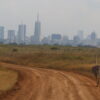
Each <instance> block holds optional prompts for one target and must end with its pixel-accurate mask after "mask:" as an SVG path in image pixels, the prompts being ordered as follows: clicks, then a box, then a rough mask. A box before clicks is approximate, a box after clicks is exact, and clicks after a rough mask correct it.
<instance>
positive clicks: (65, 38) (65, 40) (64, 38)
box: [61, 36, 69, 45]
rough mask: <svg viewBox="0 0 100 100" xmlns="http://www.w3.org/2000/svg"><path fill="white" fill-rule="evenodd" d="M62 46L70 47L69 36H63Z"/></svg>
mask: <svg viewBox="0 0 100 100" xmlns="http://www.w3.org/2000/svg"><path fill="white" fill-rule="evenodd" d="M61 44H62V45H69V38H68V36H63V38H62V41H61Z"/></svg>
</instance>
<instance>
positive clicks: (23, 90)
mask: <svg viewBox="0 0 100 100" xmlns="http://www.w3.org/2000/svg"><path fill="white" fill-rule="evenodd" d="M3 66H5V67H10V68H12V69H16V70H18V71H19V72H20V73H21V75H22V77H21V80H20V84H19V87H18V89H17V90H15V91H12V92H11V93H9V95H7V96H5V97H4V99H3V100H100V87H98V88H97V87H95V82H94V81H93V80H91V79H89V78H88V77H85V76H82V75H79V74H75V73H71V72H62V71H56V70H46V69H32V68H26V67H21V66H15V65H10V64H3ZM0 100H1V99H0Z"/></svg>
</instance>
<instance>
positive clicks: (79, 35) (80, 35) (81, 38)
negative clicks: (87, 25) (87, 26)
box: [77, 30, 84, 40]
mask: <svg viewBox="0 0 100 100" xmlns="http://www.w3.org/2000/svg"><path fill="white" fill-rule="evenodd" d="M83 33H84V31H82V30H79V31H78V34H77V35H78V37H79V38H80V40H83V39H84V36H83Z"/></svg>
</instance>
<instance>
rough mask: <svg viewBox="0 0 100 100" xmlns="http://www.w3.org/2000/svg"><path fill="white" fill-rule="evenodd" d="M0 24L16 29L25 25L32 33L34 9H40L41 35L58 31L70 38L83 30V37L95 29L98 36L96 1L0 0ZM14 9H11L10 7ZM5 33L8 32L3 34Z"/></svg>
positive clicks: (99, 22) (99, 4) (98, 3)
mask: <svg viewBox="0 0 100 100" xmlns="http://www.w3.org/2000/svg"><path fill="white" fill-rule="evenodd" d="M1 1H2V2H1V3H0V12H1V13H0V25H3V26H5V27H6V28H7V30H8V29H17V25H19V24H20V23H21V21H22V20H23V23H24V24H26V25H27V26H28V27H27V33H28V34H27V35H28V36H30V35H32V34H33V33H34V29H33V27H34V23H35V20H36V15H37V12H38V11H39V12H40V20H41V23H42V36H45V35H50V34H51V33H60V34H62V35H68V36H69V37H72V36H73V35H75V33H76V32H77V30H84V32H85V33H84V34H85V36H87V35H88V33H91V32H92V31H96V33H98V36H99V37H100V29H99V25H100V21H99V18H100V12H99V11H100V1H99V0H59V1H58V0H41V1H40V0H9V1H7V0H1ZM12 8H13V9H12ZM6 36H7V35H6Z"/></svg>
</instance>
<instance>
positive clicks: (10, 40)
mask: <svg viewBox="0 0 100 100" xmlns="http://www.w3.org/2000/svg"><path fill="white" fill-rule="evenodd" d="M15 42H16V39H15V30H8V43H10V44H13V43H15Z"/></svg>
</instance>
